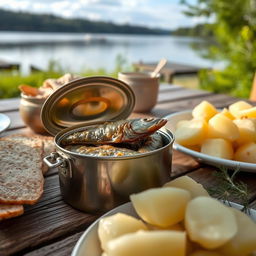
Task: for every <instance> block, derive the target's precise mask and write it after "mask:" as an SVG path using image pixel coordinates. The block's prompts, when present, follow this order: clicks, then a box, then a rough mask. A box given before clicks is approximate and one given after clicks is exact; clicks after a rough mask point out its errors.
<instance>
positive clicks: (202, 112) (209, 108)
mask: <svg viewBox="0 0 256 256" xmlns="http://www.w3.org/2000/svg"><path fill="white" fill-rule="evenodd" d="M217 113H218V111H217V109H216V108H215V107H214V106H213V105H212V104H211V103H209V102H208V101H202V102H201V103H200V104H198V105H197V106H196V107H195V108H194V109H193V111H192V116H193V117H194V118H203V119H205V120H206V121H208V120H209V119H210V118H211V117H213V116H214V115H216V114H217Z"/></svg>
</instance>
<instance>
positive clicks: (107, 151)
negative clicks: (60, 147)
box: [65, 145, 138, 157]
mask: <svg viewBox="0 0 256 256" xmlns="http://www.w3.org/2000/svg"><path fill="white" fill-rule="evenodd" d="M65 149H67V150H69V151H72V152H75V153H79V154H83V155H89V156H115V157H118V156H119V157H120V156H132V155H136V154H138V152H136V151H134V150H131V149H127V148H119V147H114V146H111V145H101V146H96V147H95V146H85V145H82V146H81V145H69V146H66V147H65Z"/></svg>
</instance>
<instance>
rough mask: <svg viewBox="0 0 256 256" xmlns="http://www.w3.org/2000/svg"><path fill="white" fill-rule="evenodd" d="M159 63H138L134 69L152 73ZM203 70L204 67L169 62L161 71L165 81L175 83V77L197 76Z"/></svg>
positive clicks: (134, 64) (134, 65)
mask: <svg viewBox="0 0 256 256" xmlns="http://www.w3.org/2000/svg"><path fill="white" fill-rule="evenodd" d="M156 65H157V62H151V63H144V62H137V63H133V67H134V68H135V70H136V71H147V72H151V71H153V70H154V68H155V67H156ZM201 69H203V68H202V67H196V66H190V65H185V64H179V63H173V62H167V64H166V65H165V67H164V68H163V69H162V70H161V72H160V73H161V76H162V77H163V78H164V81H165V82H167V83H172V82H173V77H174V76H175V75H191V74H194V75H197V73H198V71H200V70H201Z"/></svg>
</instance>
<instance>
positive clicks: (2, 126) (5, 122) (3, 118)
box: [0, 113, 11, 133]
mask: <svg viewBox="0 0 256 256" xmlns="http://www.w3.org/2000/svg"><path fill="white" fill-rule="evenodd" d="M10 123H11V120H10V118H9V117H8V116H7V115H5V114H1V113H0V133H1V132H3V131H5V130H6V129H7V128H8V127H9V126H10Z"/></svg>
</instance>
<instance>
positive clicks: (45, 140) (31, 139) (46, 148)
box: [2, 134, 55, 174]
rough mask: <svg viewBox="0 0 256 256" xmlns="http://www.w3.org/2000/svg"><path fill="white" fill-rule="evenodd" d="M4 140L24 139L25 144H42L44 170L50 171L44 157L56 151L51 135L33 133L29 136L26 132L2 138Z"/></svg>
mask: <svg viewBox="0 0 256 256" xmlns="http://www.w3.org/2000/svg"><path fill="white" fill-rule="evenodd" d="M2 139H3V140H11V141H14V142H15V141H18V142H20V141H22V142H23V143H25V144H29V145H31V146H35V145H36V146H38V144H40V145H41V146H42V163H43V164H42V172H43V174H46V172H47V171H48V169H49V168H48V166H47V165H46V164H45V163H44V162H43V158H44V157H46V156H48V155H50V154H51V153H52V152H54V151H55V146H54V139H53V137H51V136H43V135H32V136H28V135H25V134H12V135H9V136H6V137H4V138H2Z"/></svg>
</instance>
